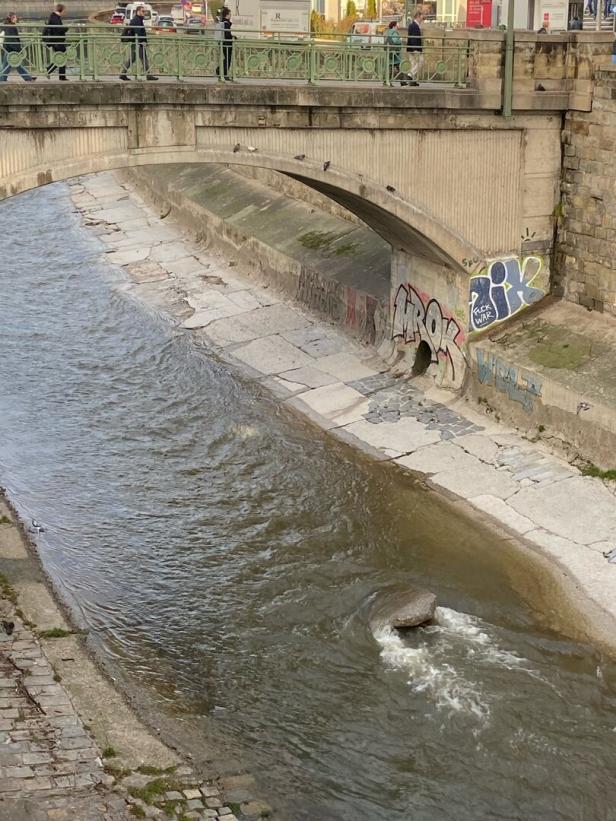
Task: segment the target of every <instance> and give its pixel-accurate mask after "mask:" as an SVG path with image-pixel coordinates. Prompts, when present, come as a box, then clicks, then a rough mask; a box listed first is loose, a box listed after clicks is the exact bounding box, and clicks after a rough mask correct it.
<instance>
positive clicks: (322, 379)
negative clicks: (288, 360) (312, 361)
mask: <svg viewBox="0 0 616 821" xmlns="http://www.w3.org/2000/svg"><path fill="white" fill-rule="evenodd" d="M280 376H281V377H282V378H283V379H288V380H289V381H290V382H300V383H301V384H302V385H305V386H306V387H307V388H322V387H323V385H333V384H334V382H337V381H338V380H337V379H336V377H335V376H332V375H331V374H329V373H325V372H324V371H319V370H317V369H316V368H313V367H311V366H310V365H309V366H308V367H306V368H297V369H296V370H293V371H285V373H281V374H280Z"/></svg>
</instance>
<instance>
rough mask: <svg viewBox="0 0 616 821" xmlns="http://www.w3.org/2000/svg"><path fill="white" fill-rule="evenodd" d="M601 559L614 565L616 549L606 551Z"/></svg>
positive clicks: (615, 562)
mask: <svg viewBox="0 0 616 821" xmlns="http://www.w3.org/2000/svg"><path fill="white" fill-rule="evenodd" d="M603 557H604V558H605V559H607V560H608V562H609V563H610V564H616V547H613V548H612V549H611V550H606V551H605V552H604V553H603Z"/></svg>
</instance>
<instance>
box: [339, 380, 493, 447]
mask: <svg viewBox="0 0 616 821" xmlns="http://www.w3.org/2000/svg"><path fill="white" fill-rule="evenodd" d="M347 384H348V385H349V387H351V388H354V389H355V390H356V391H358V392H359V393H361V394H363V395H364V396H366V397H368V398H369V400H370V406H369V409H368V413H367V414H365V417H364V418H365V419H366V421H367V422H371V423H372V424H374V425H378V424H379V423H381V422H397V421H398V420H399V419H401V418H402V417H405V416H407V417H412V418H413V419H417V421H419V422H423V423H424V424H425V425H426V428H427V429H428V430H437V431H439V432H440V434H441V439H443V440H445V439H454V438H455V437H457V436H465V435H466V434H467V433H479V432H480V431H482V430H483V428H482V427H481V426H480V425H475V424H474V423H473V422H471V421H469V420H468V419H465V418H464V417H463V416H460V414H458V413H456V412H455V411H452V410H451V409H450V408H448V407H446V406H445V405H442V404H440V403H439V402H432V401H430V400H429V399H426V398H425V396H424V395H423V394H422V393H421V392H420V391H419V390H417V388H415V387H413V386H412V385H411V384H410V383H409V382H408V380H404V379H396V378H395V377H393V376H391V374H388V373H379V374H375V375H374V376H368V377H366V378H365V379H357V380H355V381H354V382H347Z"/></svg>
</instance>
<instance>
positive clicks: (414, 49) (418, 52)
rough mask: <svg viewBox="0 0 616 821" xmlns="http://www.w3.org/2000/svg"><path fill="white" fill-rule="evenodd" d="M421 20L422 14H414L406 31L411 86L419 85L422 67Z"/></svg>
mask: <svg viewBox="0 0 616 821" xmlns="http://www.w3.org/2000/svg"><path fill="white" fill-rule="evenodd" d="M423 19H424V16H423V12H421V11H418V12H415V16H414V17H413V19H412V21H411V23H410V25H409V29H408V38H407V41H406V50H407V51H408V55H409V62H410V64H411V70H410V75H411V82H410V83H409V85H411V86H418V85H419V79H418V78H419V72H420V71H421V67H422V66H423V35H422V33H421V24H422V22H423Z"/></svg>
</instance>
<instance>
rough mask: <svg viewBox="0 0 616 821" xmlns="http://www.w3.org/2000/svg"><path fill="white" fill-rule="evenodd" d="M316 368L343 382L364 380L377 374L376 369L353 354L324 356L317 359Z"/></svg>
mask: <svg viewBox="0 0 616 821" xmlns="http://www.w3.org/2000/svg"><path fill="white" fill-rule="evenodd" d="M314 367H315V368H317V370H320V371H325V373H328V374H330V375H331V376H335V377H336V378H337V379H339V380H340V381H341V382H347V381H350V380H354V379H363V378H365V377H367V376H373V375H374V374H376V373H377V371H376V370H375V369H374V368H371V367H369V366H368V365H366V363H365V362H362V360H361V359H360V358H359V357H358V356H355V354H352V353H335V354H332V355H330V356H323V357H320V358H319V359H316V360H315V362H314Z"/></svg>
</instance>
